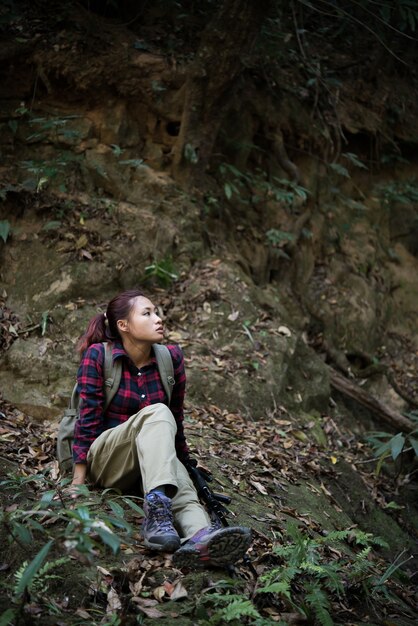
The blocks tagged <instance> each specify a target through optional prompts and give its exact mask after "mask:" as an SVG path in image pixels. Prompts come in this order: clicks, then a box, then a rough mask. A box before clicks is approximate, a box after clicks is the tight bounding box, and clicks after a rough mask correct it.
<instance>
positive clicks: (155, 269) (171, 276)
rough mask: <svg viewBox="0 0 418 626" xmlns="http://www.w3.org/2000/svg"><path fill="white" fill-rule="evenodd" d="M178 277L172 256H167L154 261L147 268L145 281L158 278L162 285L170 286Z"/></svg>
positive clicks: (157, 280)
mask: <svg viewBox="0 0 418 626" xmlns="http://www.w3.org/2000/svg"><path fill="white" fill-rule="evenodd" d="M177 279H178V274H177V272H176V270H175V268H174V265H173V260H172V259H171V257H165V258H164V259H162V260H161V261H154V263H151V264H150V265H147V266H146V268H145V275H144V277H143V279H142V281H143V282H148V281H151V280H156V282H157V283H158V284H160V285H161V286H162V287H168V286H169V285H171V283H172V282H174V281H175V280H177Z"/></svg>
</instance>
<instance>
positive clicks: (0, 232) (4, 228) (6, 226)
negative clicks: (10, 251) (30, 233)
mask: <svg viewBox="0 0 418 626" xmlns="http://www.w3.org/2000/svg"><path fill="white" fill-rule="evenodd" d="M10 230H11V229H10V222H9V221H8V220H1V221H0V237H1V238H2V239H3V241H4V243H6V241H7V238H8V236H9V235H10Z"/></svg>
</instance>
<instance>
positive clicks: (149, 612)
mask: <svg viewBox="0 0 418 626" xmlns="http://www.w3.org/2000/svg"><path fill="white" fill-rule="evenodd" d="M132 601H133V602H135V604H137V605H138V609H139V610H140V611H142V612H143V613H145V615H146V616H147V617H152V618H158V617H165V616H166V615H165V613H162V612H161V611H159V610H158V609H156V608H154V607H147V606H144V605H143V604H142V598H132Z"/></svg>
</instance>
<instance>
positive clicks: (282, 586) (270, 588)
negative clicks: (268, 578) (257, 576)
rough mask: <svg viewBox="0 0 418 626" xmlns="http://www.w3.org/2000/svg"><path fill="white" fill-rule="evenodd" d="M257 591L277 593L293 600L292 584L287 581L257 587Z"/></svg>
mask: <svg viewBox="0 0 418 626" xmlns="http://www.w3.org/2000/svg"><path fill="white" fill-rule="evenodd" d="M257 593H277V594H279V595H282V596H285V598H288V600H291V599H292V597H291V594H290V585H289V583H288V582H287V581H285V580H281V581H278V582H275V583H271V584H269V585H266V586H265V587H261V588H260V589H257Z"/></svg>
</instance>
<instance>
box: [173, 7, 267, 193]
mask: <svg viewBox="0 0 418 626" xmlns="http://www.w3.org/2000/svg"><path fill="white" fill-rule="evenodd" d="M269 5H270V0H258V1H255V0H224V2H223V3H222V6H221V8H220V9H219V11H218V12H217V14H216V15H215V16H214V17H213V19H212V20H211V21H210V22H209V23H208V25H207V26H206V28H205V30H204V31H203V35H202V39H201V42H200V45H199V48H198V51H197V53H196V57H195V59H194V60H193V62H192V64H191V66H190V70H189V73H188V76H187V79H186V84H185V100H184V107H183V114H182V119H181V126H180V133H179V136H178V139H177V142H176V144H175V146H174V148H173V152H172V157H173V162H172V174H173V176H174V178H175V179H176V180H177V181H179V182H180V183H181V184H183V185H184V186H189V187H191V186H193V185H196V184H197V183H198V182H199V180H200V178H201V177H202V176H203V175H204V173H205V170H206V168H207V166H208V164H209V159H210V157H211V154H212V150H213V146H214V143H215V140H216V137H217V135H218V132H219V127H220V125H221V122H222V118H223V116H224V114H225V111H226V109H227V106H228V103H229V102H230V98H231V96H232V93H233V88H234V86H235V83H236V80H237V78H238V76H239V73H240V71H241V70H242V68H243V58H244V57H245V56H246V55H248V53H250V52H251V50H252V47H253V45H254V43H255V41H256V38H257V35H258V33H259V30H260V26H261V23H262V21H263V18H264V17H265V15H266V12H267V10H268V8H269Z"/></svg>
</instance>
